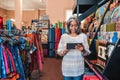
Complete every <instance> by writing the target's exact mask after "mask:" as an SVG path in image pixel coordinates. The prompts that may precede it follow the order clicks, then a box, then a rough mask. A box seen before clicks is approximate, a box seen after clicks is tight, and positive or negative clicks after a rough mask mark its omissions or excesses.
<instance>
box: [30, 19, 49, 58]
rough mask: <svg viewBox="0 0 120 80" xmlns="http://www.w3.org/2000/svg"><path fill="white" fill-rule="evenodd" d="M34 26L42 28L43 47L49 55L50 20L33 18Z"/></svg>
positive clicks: (45, 53)
mask: <svg viewBox="0 0 120 80" xmlns="http://www.w3.org/2000/svg"><path fill="white" fill-rule="evenodd" d="M31 24H32V26H33V28H35V29H36V28H40V29H41V30H42V33H41V42H42V47H43V53H44V56H48V49H49V42H48V30H49V28H50V20H47V19H45V20H32V23H31Z"/></svg>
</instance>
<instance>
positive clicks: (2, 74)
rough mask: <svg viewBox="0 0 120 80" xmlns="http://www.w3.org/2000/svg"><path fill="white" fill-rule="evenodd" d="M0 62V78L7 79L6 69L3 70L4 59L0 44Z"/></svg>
mask: <svg viewBox="0 0 120 80" xmlns="http://www.w3.org/2000/svg"><path fill="white" fill-rule="evenodd" d="M0 59H1V60H0V61H1V67H0V69H1V78H7V75H6V69H5V63H4V59H3V52H2V45H1V44H0Z"/></svg>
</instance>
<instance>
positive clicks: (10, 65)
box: [7, 54, 13, 72]
mask: <svg viewBox="0 0 120 80" xmlns="http://www.w3.org/2000/svg"><path fill="white" fill-rule="evenodd" d="M7 55H8V61H9V67H10V72H13V68H12V61H11V59H10V55H9V54H7Z"/></svg>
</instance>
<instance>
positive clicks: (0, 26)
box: [0, 16, 3, 29]
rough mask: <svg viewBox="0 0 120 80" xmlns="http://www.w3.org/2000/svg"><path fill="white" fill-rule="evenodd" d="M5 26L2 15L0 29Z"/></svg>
mask: <svg viewBox="0 0 120 80" xmlns="http://www.w3.org/2000/svg"><path fill="white" fill-rule="evenodd" d="M2 27H3V18H2V17H1V16H0V29H2Z"/></svg>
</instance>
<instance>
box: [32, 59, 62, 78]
mask: <svg viewBox="0 0 120 80" xmlns="http://www.w3.org/2000/svg"><path fill="white" fill-rule="evenodd" d="M31 80H63V78H62V73H61V59H56V58H45V63H44V64H43V72H42V74H41V73H40V74H39V72H38V70H34V71H33V72H32V74H31Z"/></svg>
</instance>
